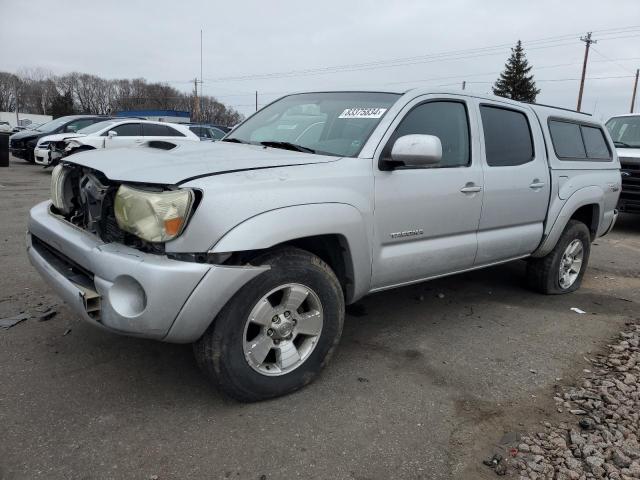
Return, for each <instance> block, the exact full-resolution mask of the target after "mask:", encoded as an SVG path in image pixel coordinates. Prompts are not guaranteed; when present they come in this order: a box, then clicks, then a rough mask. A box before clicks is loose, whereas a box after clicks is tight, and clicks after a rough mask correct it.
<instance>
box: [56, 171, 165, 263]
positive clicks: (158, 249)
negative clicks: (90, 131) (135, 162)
mask: <svg viewBox="0 0 640 480" xmlns="http://www.w3.org/2000/svg"><path fill="white" fill-rule="evenodd" d="M120 186H121V184H120V183H118V182H113V181H110V180H109V179H108V178H107V177H106V176H105V175H104V174H103V173H102V172H99V171H96V170H93V169H90V168H87V167H81V166H79V165H75V164H68V163H61V164H59V165H57V166H56V167H55V168H54V170H53V172H52V177H51V200H52V203H53V205H52V208H51V212H52V213H53V214H56V215H59V216H61V217H63V218H64V219H65V220H66V221H68V222H69V223H72V224H73V225H75V226H76V227H79V228H80V229H82V230H85V231H88V232H90V233H92V234H94V235H96V236H97V237H99V238H100V239H101V240H102V241H104V242H107V243H112V242H116V243H120V244H122V245H126V246H129V247H132V248H135V249H137V250H140V251H142V252H146V253H155V254H163V253H164V244H163V243H151V242H147V241H145V240H142V239H141V238H139V237H137V236H135V235H133V234H131V233H128V232H125V231H124V230H122V229H121V228H120V227H119V226H118V222H117V221H116V217H115V211H114V202H115V197H116V193H117V191H118V189H119V188H120Z"/></svg>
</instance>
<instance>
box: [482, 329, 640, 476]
mask: <svg viewBox="0 0 640 480" xmlns="http://www.w3.org/2000/svg"><path fill="white" fill-rule="evenodd" d="M627 325H628V327H629V328H628V330H627V331H624V332H621V333H620V336H619V338H618V340H617V342H615V343H613V344H612V345H609V351H608V352H607V353H606V354H604V355H599V356H596V358H592V359H590V360H589V361H590V362H591V363H592V364H593V365H594V367H595V368H594V370H593V371H589V372H585V373H586V374H587V378H585V379H584V380H583V382H582V384H581V386H579V387H578V386H576V387H566V388H563V387H560V386H559V385H556V389H557V390H556V394H555V396H554V400H555V402H556V405H558V406H559V407H563V408H564V409H565V410H567V411H568V412H570V413H572V414H573V415H579V416H580V417H579V418H580V420H579V421H577V420H578V418H576V417H573V419H572V421H567V422H562V423H558V424H551V423H549V422H543V425H544V430H543V431H540V432H536V433H534V434H530V435H523V436H522V439H521V440H520V443H519V444H518V448H517V450H516V449H513V450H516V452H515V455H512V454H511V450H510V451H509V456H508V457H507V458H505V459H504V460H502V461H498V462H497V463H495V462H494V463H492V461H493V458H491V459H490V460H489V461H487V460H485V461H484V463H485V464H486V465H488V466H491V467H492V468H494V469H495V472H496V474H497V475H504V474H507V473H514V474H516V475H518V474H519V479H520V480H529V479H547V478H549V479H551V478H553V479H554V480H580V479H590V478H607V479H617V480H628V479H629V480H630V479H640V382H639V380H640V325H634V324H627ZM560 410H562V408H560ZM498 464H500V465H501V467H500V468H499V469H498ZM503 471H504V473H502V472H503Z"/></svg>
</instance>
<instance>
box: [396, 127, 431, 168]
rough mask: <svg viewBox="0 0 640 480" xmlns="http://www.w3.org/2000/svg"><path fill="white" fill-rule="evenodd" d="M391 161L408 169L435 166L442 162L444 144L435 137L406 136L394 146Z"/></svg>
mask: <svg viewBox="0 0 640 480" xmlns="http://www.w3.org/2000/svg"><path fill="white" fill-rule="evenodd" d="M391 160H393V161H394V162H402V163H403V164H404V165H405V166H408V167H409V166H411V167H422V166H428V165H435V164H436V163H440V161H441V160H442V143H440V139H439V138H438V137H436V136H435V135H405V136H403V137H400V138H398V139H397V140H396V141H395V143H394V144H393V148H392V149H391Z"/></svg>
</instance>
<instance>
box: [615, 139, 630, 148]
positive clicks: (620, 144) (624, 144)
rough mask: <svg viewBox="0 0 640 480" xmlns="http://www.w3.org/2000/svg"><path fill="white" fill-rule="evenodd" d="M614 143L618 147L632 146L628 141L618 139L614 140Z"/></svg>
mask: <svg viewBox="0 0 640 480" xmlns="http://www.w3.org/2000/svg"><path fill="white" fill-rule="evenodd" d="M613 144H614V145H615V146H616V147H622V148H632V147H631V145H629V144H628V143H625V142H618V141H617V140H614V142H613Z"/></svg>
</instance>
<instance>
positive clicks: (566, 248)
mask: <svg viewBox="0 0 640 480" xmlns="http://www.w3.org/2000/svg"><path fill="white" fill-rule="evenodd" d="M590 253H591V234H590V232H589V229H588V228H587V226H586V225H585V224H584V223H582V222H580V221H578V220H569V223H567V226H566V227H565V229H564V231H563V232H562V235H561V236H560V238H559V239H558V243H557V244H556V246H555V247H554V248H553V250H551V251H550V252H549V253H548V254H547V255H546V256H544V257H541V258H531V259H529V260H528V263H527V283H528V284H529V286H530V287H531V288H533V289H534V290H537V291H538V292H540V293H544V294H547V295H559V294H562V293H570V292H574V291H576V290H577V289H578V288H580V285H581V284H582V278H583V277H584V272H585V271H586V269H587V264H588V263H589V255H590Z"/></svg>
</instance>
